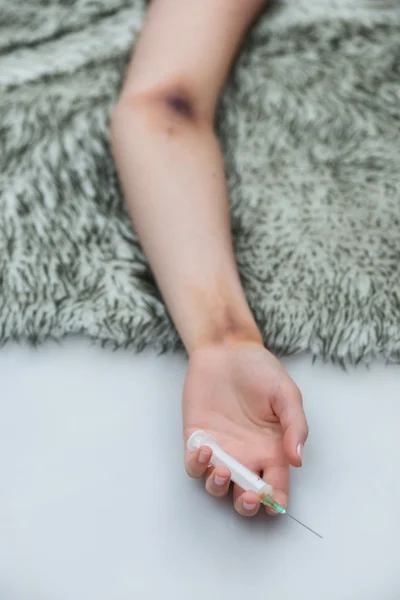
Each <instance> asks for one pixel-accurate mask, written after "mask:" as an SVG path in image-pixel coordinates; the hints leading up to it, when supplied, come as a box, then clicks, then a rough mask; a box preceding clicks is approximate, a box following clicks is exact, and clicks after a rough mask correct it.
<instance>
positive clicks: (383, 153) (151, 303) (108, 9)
mask: <svg viewBox="0 0 400 600" xmlns="http://www.w3.org/2000/svg"><path fill="white" fill-rule="evenodd" d="M143 14H144V2H142V1H139V0H69V1H63V2H61V0H59V1H57V0H30V1H29V2H26V0H13V1H12V2H10V1H9V0H0V144H1V152H0V338H1V340H2V341H5V340H7V339H11V338H20V337H23V338H29V339H31V340H33V341H40V340H42V339H44V338H46V337H47V336H52V337H56V338H58V337H60V336H62V335H64V334H67V333H74V332H84V333H86V334H88V335H90V336H92V337H93V338H95V339H99V340H101V341H103V342H107V341H109V342H112V343H114V344H116V345H124V344H130V343H131V344H133V345H134V346H135V347H136V348H139V349H140V348H142V347H144V346H146V345H153V346H156V347H158V348H162V349H171V348H174V347H176V346H177V343H178V339H177V335H176V332H175V330H174V328H173V327H172V325H171V323H170V320H169V317H168V314H167V311H166V309H165V306H164V304H163V302H162V301H161V299H160V297H159V294H158V293H157V290H156V287H155V285H154V281H153V279H152V276H151V274H150V271H149V269H148V266H147V264H146V261H145V259H144V257H143V254H142V251H141V249H140V246H139V244H138V240H137V237H136V236H135V234H134V232H132V228H131V225H130V222H129V219H128V216H127V213H126V209H125V208H124V205H123V200H122V198H121V194H120V191H119V189H118V184H117V179H116V175H115V170H114V166H113V161H112V157H111V154H110V150H109V147H108V143H107V127H108V118H109V113H110V109H111V107H112V105H113V103H114V102H115V100H116V97H117V94H118V90H119V89H120V85H121V77H122V75H123V71H124V68H125V65H126V61H127V59H128V56H129V52H130V48H131V45H132V42H133V41H134V40H135V39H136V37H137V35H138V32H139V31H140V27H141V24H142V20H143ZM218 127H219V133H220V136H221V140H222V144H223V148H224V152H225V157H226V165H227V172H228V178H229V185H230V190H231V206H232V219H233V228H234V233H235V247H236V253H237V259H238V263H239V266H240V272H241V275H242V279H243V284H244V286H245V289H246V292H247V295H248V299H249V302H250V304H251V306H252V308H253V310H254V312H255V314H256V317H257V320H258V323H259V324H260V327H261V329H262V332H263V334H264V338H265V341H266V343H267V344H268V346H269V347H270V348H272V349H273V350H274V351H276V352H277V353H279V354H282V353H293V352H298V351H301V350H304V349H309V350H311V351H312V352H313V353H314V354H315V355H318V356H323V357H324V358H328V359H333V360H339V361H342V360H348V361H352V362H356V361H359V360H361V359H365V360H366V359H368V358H370V357H371V356H372V355H375V354H381V355H384V356H385V357H386V358H387V359H390V360H398V359H399V358H400V173H399V165H400V137H399V127H400V5H399V3H398V0H287V1H286V2H277V3H275V4H273V5H272V6H271V7H270V9H269V10H267V11H266V13H265V15H264V16H263V17H262V18H261V19H260V21H259V23H258V24H257V25H256V26H255V28H254V29H253V31H252V32H251V34H250V35H249V37H248V40H247V42H246V44H245V46H244V48H243V51H242V53H241V55H240V57H239V59H238V61H237V64H236V67H235V69H234V72H233V74H232V77H231V79H230V82H229V84H228V86H227V89H226V92H225V94H224V96H223V99H222V102H221V108H220V116H219V125H218Z"/></svg>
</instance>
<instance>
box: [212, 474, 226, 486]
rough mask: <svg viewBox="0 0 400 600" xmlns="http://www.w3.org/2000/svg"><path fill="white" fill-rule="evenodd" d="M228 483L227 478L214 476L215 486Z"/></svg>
mask: <svg viewBox="0 0 400 600" xmlns="http://www.w3.org/2000/svg"><path fill="white" fill-rule="evenodd" d="M227 481H228V478H227V477H221V476H220V475H216V476H215V483H216V485H225V483H226V482H227Z"/></svg>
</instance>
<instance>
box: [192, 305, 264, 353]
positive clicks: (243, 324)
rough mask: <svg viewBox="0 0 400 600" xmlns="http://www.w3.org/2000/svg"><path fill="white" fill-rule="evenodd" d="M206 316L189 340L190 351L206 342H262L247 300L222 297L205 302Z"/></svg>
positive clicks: (229, 343) (232, 343)
mask: <svg viewBox="0 0 400 600" xmlns="http://www.w3.org/2000/svg"><path fill="white" fill-rule="evenodd" d="M204 309H205V310H204V313H203V315H204V318H203V319H201V320H200V323H199V327H198V328H197V331H196V332H195V335H194V337H193V340H192V343H191V344H190V348H189V354H191V353H192V352H194V351H195V350H198V349H199V348H202V347H206V346H232V345H236V344H243V343H252V344H259V345H263V340H262V336H261V334H260V331H259V329H258V327H257V324H256V322H255V320H254V317H253V315H252V313H251V310H250V308H249V306H248V304H247V302H246V301H245V300H244V301H243V299H241V300H240V299H237V301H236V302H235V303H234V304H233V303H230V302H227V301H224V300H223V299H221V298H219V299H218V300H217V299H214V301H213V302H212V303H205V307H204Z"/></svg>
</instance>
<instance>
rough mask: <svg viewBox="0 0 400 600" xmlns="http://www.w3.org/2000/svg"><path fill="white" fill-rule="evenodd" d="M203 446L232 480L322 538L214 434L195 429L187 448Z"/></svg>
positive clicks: (215, 463)
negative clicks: (223, 448) (208, 449)
mask: <svg viewBox="0 0 400 600" xmlns="http://www.w3.org/2000/svg"><path fill="white" fill-rule="evenodd" d="M202 446H208V447H209V448H211V450H212V456H211V459H210V463H211V464H212V465H213V466H214V467H218V466H220V465H223V466H225V467H227V468H228V469H229V470H230V472H231V480H232V481H233V482H234V483H236V484H237V485H238V486H240V487H241V488H242V489H243V490H245V491H252V492H256V493H257V494H258V495H259V497H260V500H261V503H262V504H264V505H265V506H268V507H269V508H272V509H273V510H274V511H275V512H277V513H279V514H281V515H287V516H288V517H290V518H291V519H293V520H294V521H296V523H299V524H300V525H302V526H303V527H305V528H306V529H308V530H309V531H311V532H312V533H314V534H315V535H317V536H318V537H320V538H322V535H320V534H319V533H317V532H316V531H314V530H313V529H310V527H307V525H304V523H302V522H301V521H298V520H297V519H295V518H294V517H293V516H292V515H290V514H289V513H288V512H287V510H286V509H285V508H284V507H283V506H281V505H280V504H279V503H278V502H277V501H276V500H274V499H273V497H272V495H271V494H272V492H273V488H272V486H271V485H269V484H268V483H266V482H265V481H264V480H263V479H261V477H259V475H257V473H253V471H251V470H250V469H248V468H247V467H245V466H244V465H242V464H241V463H240V462H239V461H237V460H236V459H235V458H233V456H231V455H230V454H228V453H227V452H225V451H224V450H222V448H221V447H220V446H219V445H218V444H217V441H216V439H215V438H214V437H213V436H212V435H209V434H208V433H206V432H205V431H195V432H194V433H192V435H191V436H190V438H189V439H188V441H187V448H188V450H192V451H193V450H197V449H198V448H201V447H202Z"/></svg>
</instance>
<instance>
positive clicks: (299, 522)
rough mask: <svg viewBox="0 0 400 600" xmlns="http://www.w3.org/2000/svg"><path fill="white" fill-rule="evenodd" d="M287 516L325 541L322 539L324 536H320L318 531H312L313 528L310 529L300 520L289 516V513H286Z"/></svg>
mask: <svg viewBox="0 0 400 600" xmlns="http://www.w3.org/2000/svg"><path fill="white" fill-rule="evenodd" d="M285 515H287V516H288V517H290V518H291V519H293V521H296V523H298V524H299V525H302V527H305V528H306V529H308V531H311V533H313V534H314V535H317V536H318V537H319V538H321V540H323V539H324V538H323V537H322V535H320V534H319V533H317V532H316V531H314V529H311V527H308V526H307V525H304V523H302V522H301V521H299V520H298V519H295V518H294V517H293V516H292V515H289V513H288V512H285Z"/></svg>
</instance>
